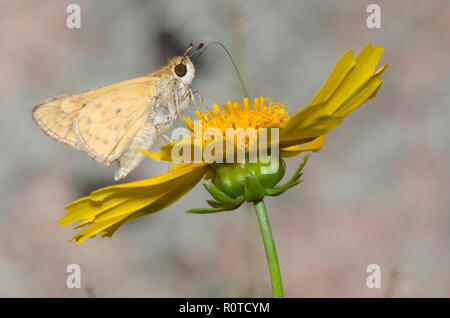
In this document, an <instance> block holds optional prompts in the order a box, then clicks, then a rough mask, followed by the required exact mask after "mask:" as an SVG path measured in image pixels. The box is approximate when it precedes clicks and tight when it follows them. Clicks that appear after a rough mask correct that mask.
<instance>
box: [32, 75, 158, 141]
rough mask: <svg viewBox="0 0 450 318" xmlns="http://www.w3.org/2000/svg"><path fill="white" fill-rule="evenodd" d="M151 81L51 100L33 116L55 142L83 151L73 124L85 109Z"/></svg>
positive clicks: (143, 79)
mask: <svg viewBox="0 0 450 318" xmlns="http://www.w3.org/2000/svg"><path fill="white" fill-rule="evenodd" d="M149 80H151V77H138V78H135V79H132V80H128V81H124V82H121V83H117V84H114V85H110V86H106V87H103V88H99V89H94V90H89V91H85V92H82V93H78V94H71V95H65V96H60V97H55V98H51V99H48V100H46V101H44V102H42V103H40V104H38V105H35V106H34V107H33V108H32V109H31V111H30V112H31V116H32V118H33V120H34V121H35V123H36V124H37V125H38V126H39V128H41V129H42V131H44V132H45V133H46V134H47V135H48V136H50V137H51V138H53V139H54V140H56V141H59V142H61V143H64V144H66V145H69V146H71V147H73V148H76V149H83V145H82V144H81V143H80V140H79V138H78V137H77V135H76V134H75V132H74V129H73V123H74V122H75V121H76V120H77V119H78V117H79V114H80V111H81V110H82V109H83V107H85V105H87V104H88V103H90V102H91V101H92V100H94V99H95V98H98V97H100V96H103V95H105V94H108V93H110V92H112V91H114V90H116V89H119V88H122V87H124V86H127V85H131V84H139V83H145V82H148V81H149Z"/></svg>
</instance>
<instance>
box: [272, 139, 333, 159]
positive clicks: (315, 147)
mask: <svg viewBox="0 0 450 318" xmlns="http://www.w3.org/2000/svg"><path fill="white" fill-rule="evenodd" d="M324 143H325V137H324V136H320V137H317V138H316V139H314V140H311V141H310V142H308V143H306V144H305V145H303V146H302V147H300V146H298V145H295V146H290V147H286V148H283V149H281V150H280V155H281V157H283V158H290V157H294V156H296V155H298V154H299V153H301V152H305V151H319V150H320V149H321V148H322V146H323V144H324Z"/></svg>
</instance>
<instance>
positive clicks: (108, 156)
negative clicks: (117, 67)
mask: <svg viewBox="0 0 450 318" xmlns="http://www.w3.org/2000/svg"><path fill="white" fill-rule="evenodd" d="M157 92H158V89H157V87H156V86H155V85H154V84H152V81H147V82H144V83H140V84H130V85H127V86H124V87H121V88H118V89H115V90H113V91H111V92H109V93H107V94H104V95H102V96H100V97H97V98H95V99H93V100H92V101H90V102H89V103H88V104H87V105H86V106H84V108H83V109H82V110H81V111H80V112H79V115H78V119H77V120H76V121H75V123H74V133H75V135H76V137H77V138H78V140H79V143H80V144H81V145H82V147H83V150H84V151H86V153H87V154H88V155H89V156H91V157H92V158H94V159H95V160H97V161H98V162H100V163H103V164H106V165H109V164H110V163H111V162H112V161H114V160H116V159H118V158H119V157H120V155H121V154H122V153H123V152H124V151H125V149H126V147H127V145H128V144H129V142H128V141H129V139H130V138H132V137H133V136H135V135H136V132H137V131H138V130H139V128H140V127H142V126H143V125H144V124H145V123H146V121H147V118H148V115H149V112H150V110H151V108H152V107H153V105H154V103H155V101H156V99H157V98H156V96H157Z"/></svg>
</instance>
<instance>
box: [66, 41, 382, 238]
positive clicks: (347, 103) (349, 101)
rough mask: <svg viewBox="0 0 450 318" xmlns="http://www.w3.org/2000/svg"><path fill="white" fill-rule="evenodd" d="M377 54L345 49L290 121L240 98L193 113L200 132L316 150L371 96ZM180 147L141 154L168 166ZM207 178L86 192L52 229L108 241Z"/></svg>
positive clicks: (180, 168) (189, 167) (196, 174)
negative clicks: (267, 136) (275, 133)
mask: <svg viewBox="0 0 450 318" xmlns="http://www.w3.org/2000/svg"><path fill="white" fill-rule="evenodd" d="M383 50H384V49H383V47H372V46H371V45H370V44H368V45H366V47H364V49H363V50H362V51H361V52H360V54H359V55H358V56H357V57H356V58H354V57H353V52H352V51H351V50H349V51H347V52H346V53H345V54H344V55H343V56H342V57H341V58H340V59H339V61H338V62H337V64H336V66H335V67H334V69H333V70H332V72H331V74H330V75H329V77H328V79H327V80H326V82H325V83H324V85H323V86H322V88H321V89H320V91H319V92H318V93H317V95H316V96H315V97H314V98H313V100H312V101H311V102H310V104H309V105H308V106H306V107H305V108H303V109H301V110H299V111H297V113H295V114H294V115H293V116H292V117H291V118H289V116H288V114H287V112H286V110H285V108H284V105H282V104H279V103H275V102H272V101H271V100H270V99H264V98H263V97H260V98H256V99H255V100H254V101H253V104H252V105H250V102H249V100H248V99H244V100H243V101H242V103H241V104H238V103H237V102H235V103H232V102H231V101H229V102H228V103H227V104H226V105H223V106H218V105H214V106H213V108H212V110H210V111H208V112H205V113H203V114H202V113H200V112H199V111H197V112H196V116H197V118H198V119H200V120H201V122H202V132H200V133H203V132H204V131H205V130H206V129H208V128H218V129H219V130H220V131H221V132H222V134H223V136H224V137H225V136H226V133H225V132H226V128H243V129H244V130H245V129H247V128H255V129H256V130H259V129H261V128H268V127H277V128H279V147H280V154H281V156H282V157H291V156H295V155H297V154H299V153H301V152H305V151H318V150H320V148H321V147H322V145H323V143H324V135H325V134H326V133H328V132H329V131H331V130H332V129H333V128H335V127H336V126H337V125H339V124H340V122H341V121H342V120H343V119H344V117H346V116H347V115H348V114H349V113H351V112H352V111H353V110H355V109H356V108H357V107H358V106H360V105H361V104H363V103H364V102H366V101H367V100H369V99H371V98H373V97H375V95H376V93H377V91H378V89H379V88H380V86H381V84H382V81H381V80H380V76H381V74H382V73H383V71H384V70H385V69H386V67H387V65H385V66H383V67H381V68H380V69H378V70H377V71H375V68H376V65H377V63H378V61H379V60H380V58H381V55H382V53H383ZM266 102H267V104H266ZM184 120H185V121H186V123H187V125H188V128H189V129H190V130H192V131H194V129H195V127H194V124H193V122H192V120H191V119H188V118H184ZM183 142H191V139H189V140H180V141H176V142H172V143H170V144H166V145H163V146H161V151H160V152H159V153H155V152H144V153H146V154H147V155H149V156H151V157H153V158H154V159H157V160H166V161H172V156H171V153H172V149H173V148H174V147H175V146H177V145H180V144H181V143H183ZM208 142H211V141H207V142H204V141H202V142H201V144H200V145H196V146H199V147H201V148H202V149H203V148H204V147H205V145H206V144H207V143H208ZM300 145H302V146H300ZM246 147H248V143H247V140H246ZM213 174H214V171H213V169H212V167H211V165H210V164H208V163H206V162H200V163H181V164H175V165H174V166H173V167H172V169H171V170H170V171H168V172H166V173H164V174H162V175H159V176H156V177H152V178H149V179H147V180H142V181H138V182H131V183H126V184H120V185H114V186H109V187H106V188H103V189H99V190H96V191H94V192H92V193H91V194H90V195H89V196H87V197H85V198H82V199H79V200H77V201H75V202H73V203H71V204H69V205H68V206H67V207H66V209H67V213H66V215H64V216H63V217H62V218H61V220H60V221H59V223H58V224H60V225H68V224H72V223H74V222H77V221H82V222H81V223H80V224H78V225H77V226H76V227H75V228H79V227H82V226H86V225H87V226H88V227H86V228H85V229H84V230H82V231H81V232H79V233H78V234H77V235H75V236H74V237H73V238H72V239H75V240H76V242H77V245H78V244H80V243H81V242H83V241H84V240H86V239H87V238H90V237H94V236H96V235H97V234H98V233H100V232H103V233H104V234H103V236H109V237H110V236H112V235H113V233H114V232H115V231H116V230H117V228H118V227H119V226H120V225H122V224H123V223H125V222H128V221H130V220H133V219H135V218H137V217H140V216H143V215H145V214H149V213H154V212H157V211H160V210H162V209H164V208H165V207H167V206H169V205H171V204H172V203H174V202H175V201H177V200H178V199H180V198H181V197H182V196H184V195H185V194H186V193H187V192H188V191H190V190H191V189H192V188H193V187H194V186H195V185H196V184H197V183H198V182H199V181H200V180H201V179H202V178H203V177H206V178H209V177H211V176H212V175H213Z"/></svg>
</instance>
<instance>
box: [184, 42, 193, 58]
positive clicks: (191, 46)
mask: <svg viewBox="0 0 450 318" xmlns="http://www.w3.org/2000/svg"><path fill="white" fill-rule="evenodd" d="M193 47H194V43H192V42H191V43H190V44H189V46H188V48H187V49H186V51H185V52H184V54H183V57H186V56H187V54H188V53H189V51H190V50H192V48H193Z"/></svg>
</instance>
